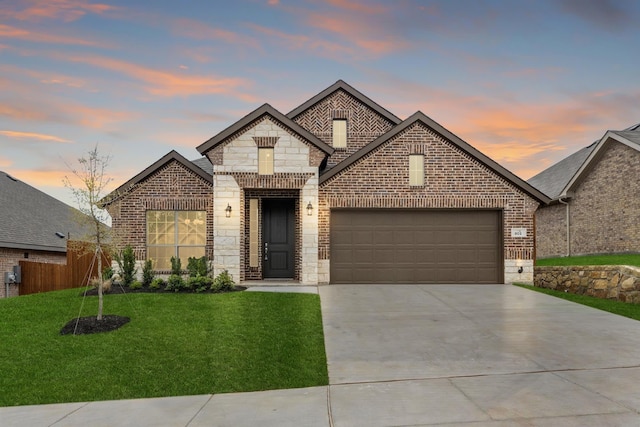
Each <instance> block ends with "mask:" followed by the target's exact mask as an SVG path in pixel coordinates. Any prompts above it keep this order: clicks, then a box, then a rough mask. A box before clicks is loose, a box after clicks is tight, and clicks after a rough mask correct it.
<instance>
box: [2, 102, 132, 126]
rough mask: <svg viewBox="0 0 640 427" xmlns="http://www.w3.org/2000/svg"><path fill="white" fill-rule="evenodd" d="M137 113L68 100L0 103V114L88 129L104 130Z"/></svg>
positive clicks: (13, 118) (127, 119)
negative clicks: (58, 101) (79, 103)
mask: <svg viewBox="0 0 640 427" xmlns="http://www.w3.org/2000/svg"><path fill="white" fill-rule="evenodd" d="M138 115H139V114H138V113H132V112H127V111H115V110H109V109H106V108H94V107H88V106H85V105H78V104H72V103H69V102H60V103H43V102H31V101H26V100H22V101H19V102H10V103H7V104H2V103H0V116H4V117H5V118H9V119H11V120H19V121H28V122H51V123H71V124H76V125H80V126H83V127H86V128H89V129H98V130H104V129H105V128H106V127H107V126H110V125H113V124H115V123H121V122H125V121H130V120H132V119H134V118H136V117H137V116H138Z"/></svg>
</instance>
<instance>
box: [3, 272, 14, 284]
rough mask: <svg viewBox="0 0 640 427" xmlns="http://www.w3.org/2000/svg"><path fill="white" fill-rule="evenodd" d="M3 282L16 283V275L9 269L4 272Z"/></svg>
mask: <svg viewBox="0 0 640 427" xmlns="http://www.w3.org/2000/svg"><path fill="white" fill-rule="evenodd" d="M4 283H5V285H12V284H14V283H16V276H15V275H14V274H13V272H11V271H5V272H4Z"/></svg>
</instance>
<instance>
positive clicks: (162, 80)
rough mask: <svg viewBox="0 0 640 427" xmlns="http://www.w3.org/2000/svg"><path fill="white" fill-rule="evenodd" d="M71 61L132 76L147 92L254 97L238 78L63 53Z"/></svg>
mask: <svg viewBox="0 0 640 427" xmlns="http://www.w3.org/2000/svg"><path fill="white" fill-rule="evenodd" d="M58 57H60V58H61V59H66V60H68V61H71V62H79V63H83V64H89V65H92V66H95V67H98V68H103V69H107V70H110V71H114V72H117V73H120V74H124V75H126V76H129V77H131V78H133V79H135V80H138V81H141V82H142V83H143V84H144V91H145V92H147V93H148V94H151V95H155V96H162V97H173V96H192V95H211V94H228V95H234V96H237V97H238V98H240V99H244V100H253V97H252V96H251V95H249V94H247V93H242V92H239V89H240V88H241V87H246V86H249V81H247V80H246V79H243V78H238V77H217V76H198V75H189V74H184V73H180V74H176V73H171V72H168V71H161V70H157V69H154V68H149V67H144V66H142V65H138V64H134V63H131V62H126V61H122V60H118V59H112V58H108V57H102V56H95V55H94V56H60V55H58Z"/></svg>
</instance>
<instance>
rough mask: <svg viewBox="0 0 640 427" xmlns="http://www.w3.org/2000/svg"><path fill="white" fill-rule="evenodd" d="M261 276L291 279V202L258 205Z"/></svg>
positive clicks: (272, 201)
mask: <svg viewBox="0 0 640 427" xmlns="http://www.w3.org/2000/svg"><path fill="white" fill-rule="evenodd" d="M262 211H263V217H262V228H263V235H262V242H263V248H262V266H263V270H262V276H263V277H264V278H265V279H270V278H282V279H292V278H293V276H294V273H295V247H296V245H295V241H296V239H295V231H296V226H295V200H292V199H265V200H263V202H262Z"/></svg>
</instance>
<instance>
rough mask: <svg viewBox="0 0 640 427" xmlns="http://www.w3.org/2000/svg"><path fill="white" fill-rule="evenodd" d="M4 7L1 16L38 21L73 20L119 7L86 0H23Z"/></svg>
mask: <svg viewBox="0 0 640 427" xmlns="http://www.w3.org/2000/svg"><path fill="white" fill-rule="evenodd" d="M2 9H3V10H2V11H1V12H0V16H2V17H4V18H10V19H15V20H19V21H36V22H37V21H42V20H44V19H56V20H61V21H63V22H72V21H76V20H78V19H80V18H82V17H83V16H85V15H86V14H88V13H91V14H98V15H99V14H104V13H106V12H109V11H114V10H116V9H118V8H117V7H116V6H111V5H108V4H103V3H90V2H88V1H85V0H22V1H20V2H17V1H13V2H8V4H6V5H5V6H3V8H2Z"/></svg>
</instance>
